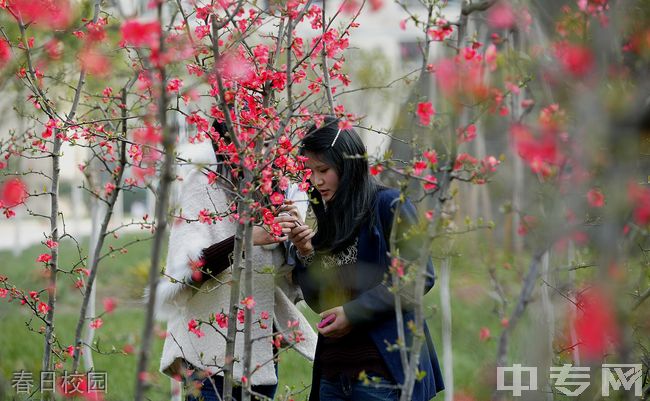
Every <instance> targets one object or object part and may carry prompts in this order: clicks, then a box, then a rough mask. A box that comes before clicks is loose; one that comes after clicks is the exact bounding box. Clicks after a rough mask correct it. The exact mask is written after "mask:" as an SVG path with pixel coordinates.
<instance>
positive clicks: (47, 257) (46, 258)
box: [36, 253, 52, 263]
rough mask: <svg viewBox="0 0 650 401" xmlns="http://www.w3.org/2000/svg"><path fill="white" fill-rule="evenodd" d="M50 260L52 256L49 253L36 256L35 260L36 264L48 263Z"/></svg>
mask: <svg viewBox="0 0 650 401" xmlns="http://www.w3.org/2000/svg"><path fill="white" fill-rule="evenodd" d="M50 260H52V255H50V254H49V253H42V254H40V255H38V258H36V261H37V262H43V263H48V262H49V261H50Z"/></svg>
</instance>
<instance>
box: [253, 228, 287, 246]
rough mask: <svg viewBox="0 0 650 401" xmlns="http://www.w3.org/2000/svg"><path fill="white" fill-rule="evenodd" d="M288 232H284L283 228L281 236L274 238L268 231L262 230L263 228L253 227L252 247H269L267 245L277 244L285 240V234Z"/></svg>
mask: <svg viewBox="0 0 650 401" xmlns="http://www.w3.org/2000/svg"><path fill="white" fill-rule="evenodd" d="M289 231H290V230H286V231H285V229H284V228H283V229H282V234H283V235H282V236H281V237H274V236H273V235H271V234H270V233H269V232H268V231H266V230H265V229H264V227H260V226H253V245H269V244H275V243H277V242H282V241H286V240H287V236H286V234H287V233H288V232H289Z"/></svg>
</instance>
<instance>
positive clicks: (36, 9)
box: [7, 0, 73, 29]
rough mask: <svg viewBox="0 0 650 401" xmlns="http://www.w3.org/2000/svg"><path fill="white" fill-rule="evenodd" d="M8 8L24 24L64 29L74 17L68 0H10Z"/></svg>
mask: <svg viewBox="0 0 650 401" xmlns="http://www.w3.org/2000/svg"><path fill="white" fill-rule="evenodd" d="M8 3H9V4H7V6H8V7H9V8H11V10H13V11H14V13H15V14H16V15H18V16H20V18H22V20H23V21H24V22H34V23H36V24H42V25H44V26H46V27H49V28H52V29H64V28H66V27H67V26H68V25H69V24H70V21H71V17H72V15H73V13H72V10H71V9H70V3H69V1H68V0H10V1H9V2H8Z"/></svg>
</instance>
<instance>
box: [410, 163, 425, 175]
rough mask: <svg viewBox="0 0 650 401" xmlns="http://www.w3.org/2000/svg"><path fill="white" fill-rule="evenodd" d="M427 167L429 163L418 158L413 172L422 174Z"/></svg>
mask: <svg viewBox="0 0 650 401" xmlns="http://www.w3.org/2000/svg"><path fill="white" fill-rule="evenodd" d="M426 168H427V163H426V162H424V161H422V160H416V161H415V162H414V163H413V174H415V175H421V174H422V172H423V171H424V169H426Z"/></svg>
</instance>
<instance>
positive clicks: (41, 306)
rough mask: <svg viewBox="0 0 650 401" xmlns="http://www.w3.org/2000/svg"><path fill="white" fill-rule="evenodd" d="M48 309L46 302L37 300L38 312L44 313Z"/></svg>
mask: <svg viewBox="0 0 650 401" xmlns="http://www.w3.org/2000/svg"><path fill="white" fill-rule="evenodd" d="M49 311H50V306H49V305H48V304H46V303H45V302H39V303H38V312H39V313H41V314H43V315H44V314H46V313H47V312H49Z"/></svg>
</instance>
